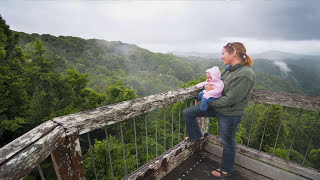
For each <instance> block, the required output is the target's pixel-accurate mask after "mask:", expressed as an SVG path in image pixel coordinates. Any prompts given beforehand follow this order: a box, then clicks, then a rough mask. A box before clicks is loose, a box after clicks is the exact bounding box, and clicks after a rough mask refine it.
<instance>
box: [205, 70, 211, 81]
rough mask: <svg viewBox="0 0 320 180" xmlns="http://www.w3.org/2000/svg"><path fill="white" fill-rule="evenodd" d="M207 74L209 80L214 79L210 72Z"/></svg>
mask: <svg viewBox="0 0 320 180" xmlns="http://www.w3.org/2000/svg"><path fill="white" fill-rule="evenodd" d="M206 76H207V79H208V80H211V79H212V78H211V76H210V73H207V72H206Z"/></svg>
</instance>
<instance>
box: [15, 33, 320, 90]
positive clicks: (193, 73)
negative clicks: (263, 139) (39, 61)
mask: <svg viewBox="0 0 320 180" xmlns="http://www.w3.org/2000/svg"><path fill="white" fill-rule="evenodd" d="M19 34H20V36H21V38H20V44H21V47H22V48H23V49H24V50H25V51H26V50H28V48H30V43H32V42H33V41H34V39H35V38H38V39H40V40H41V41H42V42H43V45H44V46H45V47H46V49H47V50H48V52H49V54H51V55H52V56H54V57H59V58H58V59H56V60H55V61H57V62H60V61H61V62H63V63H64V65H61V66H60V67H59V68H60V69H61V72H64V70H65V69H66V68H71V69H72V68H76V69H77V70H78V71H79V72H80V73H89V78H90V82H89V84H88V86H89V87H91V88H93V89H94V90H95V91H97V92H103V91H104V89H105V87H106V86H109V85H112V84H114V83H116V82H117V81H122V82H123V83H124V84H125V85H127V86H128V87H130V88H131V89H133V90H135V91H136V92H137V94H138V95H139V96H145V95H150V94H156V93H160V92H165V91H168V90H172V89H177V88H179V87H181V85H182V84H183V83H184V82H185V83H186V82H188V81H192V80H193V79H198V78H199V77H200V76H204V75H205V73H204V72H205V70H206V69H208V68H210V67H212V66H218V67H219V68H220V70H223V69H224V68H225V67H226V66H225V65H224V64H223V61H222V60H221V59H220V53H219V55H218V53H197V52H191V53H184V56H178V55H176V54H178V53H177V52H174V53H175V54H163V53H153V52H151V51H149V50H147V49H143V48H140V47H138V46H136V45H134V44H127V43H123V42H120V41H111V42H109V41H105V40H99V39H89V40H85V39H82V38H78V37H71V36H59V37H55V36H52V35H49V34H43V35H39V34H31V35H30V34H26V33H23V32H20V33H19ZM200 55H201V56H204V57H200ZM267 55H269V58H272V57H271V55H273V57H274V56H277V57H280V58H279V59H281V60H279V59H277V60H272V59H266V58H265V57H268V56H267ZM251 56H252V57H253V58H254V60H255V64H254V66H253V70H254V71H255V72H256V74H257V83H256V88H260V89H268V90H279V91H286V92H298V93H306V94H310V95H319V96H320V76H319V75H318V74H319V73H318V72H319V71H320V63H318V62H319V61H318V59H317V56H300V55H296V54H290V53H283V52H276V51H274V52H267V53H260V54H258V55H254V54H253V55H251ZM215 57H216V58H215ZM258 57H259V58H258ZM298 57H300V58H301V57H303V59H299V58H298ZM307 57H309V58H307ZM289 58H291V59H289ZM59 59H60V60H59ZM277 61H279V62H277Z"/></svg>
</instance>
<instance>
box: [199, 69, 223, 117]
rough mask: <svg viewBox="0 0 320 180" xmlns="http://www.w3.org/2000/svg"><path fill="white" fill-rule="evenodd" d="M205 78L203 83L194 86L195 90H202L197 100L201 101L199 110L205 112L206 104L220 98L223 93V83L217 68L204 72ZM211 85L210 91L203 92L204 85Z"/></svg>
mask: <svg viewBox="0 0 320 180" xmlns="http://www.w3.org/2000/svg"><path fill="white" fill-rule="evenodd" d="M206 78H207V80H206V81H205V82H202V83H199V84H197V85H196V87H197V88H203V91H201V92H200V93H199V94H198V96H197V98H196V99H197V100H198V101H199V100H201V105H200V110H202V111H206V110H207V109H208V103H209V102H211V101H214V100H216V99H218V98H219V97H221V96H222V91H223V87H224V84H223V81H222V80H221V72H220V70H219V68H218V67H217V66H214V67H212V68H210V69H207V70H206ZM208 84H210V85H212V88H213V89H212V90H209V91H207V90H205V85H208Z"/></svg>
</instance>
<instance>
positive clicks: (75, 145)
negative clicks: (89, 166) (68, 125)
mask: <svg viewBox="0 0 320 180" xmlns="http://www.w3.org/2000/svg"><path fill="white" fill-rule="evenodd" d="M51 157H52V161H53V165H54V169H55V171H56V174H57V178H58V179H59V180H63V179H85V174H84V168H83V163H82V155H81V148H80V142H79V135H78V134H72V135H69V136H66V140H65V143H64V144H62V145H61V146H59V147H58V148H57V149H56V150H54V151H53V152H52V154H51Z"/></svg>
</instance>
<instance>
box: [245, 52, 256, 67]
mask: <svg viewBox="0 0 320 180" xmlns="http://www.w3.org/2000/svg"><path fill="white" fill-rule="evenodd" d="M243 64H245V65H247V66H249V67H252V66H253V64H254V62H253V59H252V58H251V57H250V56H248V55H245V58H244V59H243Z"/></svg>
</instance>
